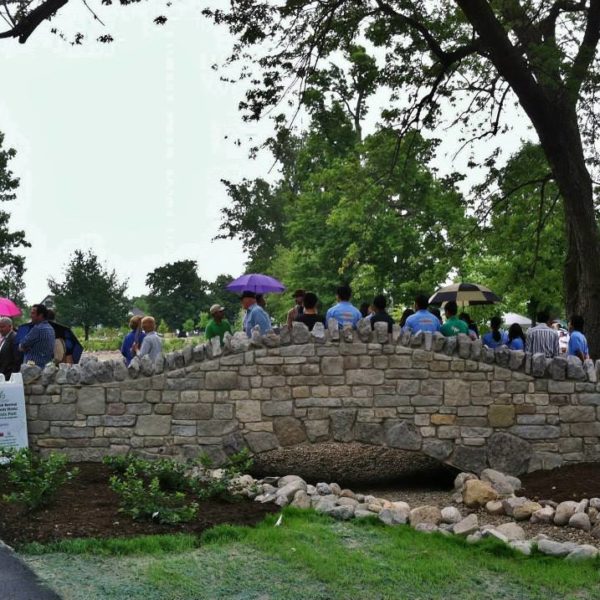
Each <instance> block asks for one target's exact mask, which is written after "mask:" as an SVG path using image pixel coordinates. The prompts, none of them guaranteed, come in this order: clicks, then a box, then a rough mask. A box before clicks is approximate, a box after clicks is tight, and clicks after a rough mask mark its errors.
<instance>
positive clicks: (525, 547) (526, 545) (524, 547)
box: [508, 540, 532, 556]
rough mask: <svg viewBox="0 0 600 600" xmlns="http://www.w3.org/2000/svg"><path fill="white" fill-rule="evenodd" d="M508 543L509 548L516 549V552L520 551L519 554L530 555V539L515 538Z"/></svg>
mask: <svg viewBox="0 0 600 600" xmlns="http://www.w3.org/2000/svg"><path fill="white" fill-rule="evenodd" d="M508 545H509V546H510V547H511V548H513V549H514V550H516V551H517V552H520V553H521V554H524V555H525V556H530V555H531V546H532V543H531V542H530V541H521V540H517V541H514V542H509V544H508Z"/></svg>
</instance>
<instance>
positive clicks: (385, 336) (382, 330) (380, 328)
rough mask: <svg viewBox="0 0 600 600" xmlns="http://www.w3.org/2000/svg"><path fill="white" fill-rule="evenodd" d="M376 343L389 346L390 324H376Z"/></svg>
mask: <svg viewBox="0 0 600 600" xmlns="http://www.w3.org/2000/svg"><path fill="white" fill-rule="evenodd" d="M374 333H375V341H376V342H377V343H379V344H387V343H388V342H389V339H390V335H389V333H388V324H387V323H384V322H378V323H375V330H374Z"/></svg>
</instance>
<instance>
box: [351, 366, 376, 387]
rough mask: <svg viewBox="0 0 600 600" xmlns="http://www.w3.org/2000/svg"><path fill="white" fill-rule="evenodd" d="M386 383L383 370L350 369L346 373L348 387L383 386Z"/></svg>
mask: <svg viewBox="0 0 600 600" xmlns="http://www.w3.org/2000/svg"><path fill="white" fill-rule="evenodd" d="M383 382H384V372H383V371H381V370H369V369H350V370H348V371H346V383H347V384H348V385H381V384H382V383H383Z"/></svg>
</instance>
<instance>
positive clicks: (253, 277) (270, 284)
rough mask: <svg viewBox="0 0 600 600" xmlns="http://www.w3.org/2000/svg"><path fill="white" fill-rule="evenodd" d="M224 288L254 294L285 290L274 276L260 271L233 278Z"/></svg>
mask: <svg viewBox="0 0 600 600" xmlns="http://www.w3.org/2000/svg"><path fill="white" fill-rule="evenodd" d="M225 289H227V290H229V291H230V292H245V291H249V292H255V293H256V294H267V293H269V292H270V293H275V294H277V293H281V292H283V291H285V285H283V283H281V281H277V279H275V278H274V277H269V276H268V275H261V274H260V273H248V274H247V275H242V276H241V277H238V278H237V279H234V280H233V281H232V282H231V283H230V284H229V285H228V286H227V287H226V288H225Z"/></svg>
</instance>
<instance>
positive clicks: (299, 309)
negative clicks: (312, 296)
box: [287, 290, 304, 329]
mask: <svg viewBox="0 0 600 600" xmlns="http://www.w3.org/2000/svg"><path fill="white" fill-rule="evenodd" d="M294 301H295V304H294V306H293V307H292V308H290V310H289V311H288V314H287V326H288V329H291V328H292V324H293V323H294V321H295V320H296V317H297V316H298V315H301V314H302V313H303V312H304V306H303V303H304V290H296V291H295V292H294Z"/></svg>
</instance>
